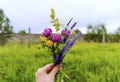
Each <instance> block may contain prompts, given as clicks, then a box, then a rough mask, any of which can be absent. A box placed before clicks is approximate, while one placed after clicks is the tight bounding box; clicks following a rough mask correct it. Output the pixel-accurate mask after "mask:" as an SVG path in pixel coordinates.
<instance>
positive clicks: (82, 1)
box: [0, 0, 120, 33]
mask: <svg viewBox="0 0 120 82" xmlns="http://www.w3.org/2000/svg"><path fill="white" fill-rule="evenodd" d="M0 8H2V9H3V10H4V12H5V14H6V16H8V17H9V18H10V20H11V24H12V25H13V26H14V31H15V32H19V30H26V31H27V32H28V27H31V32H32V33H41V31H42V29H43V28H46V27H51V24H50V17H49V15H50V9H51V8H54V9H55V11H56V15H57V17H58V18H59V19H60V21H61V23H62V24H66V23H67V22H68V21H69V19H70V18H72V17H73V18H74V20H73V21H77V25H76V28H79V29H80V30H81V31H82V33H86V27H87V25H88V24H93V25H95V24H97V23H104V24H105V25H106V27H107V31H108V32H114V31H115V30H117V28H118V27H119V26H120V0H0Z"/></svg>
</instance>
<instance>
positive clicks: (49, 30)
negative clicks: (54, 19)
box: [43, 28, 52, 37]
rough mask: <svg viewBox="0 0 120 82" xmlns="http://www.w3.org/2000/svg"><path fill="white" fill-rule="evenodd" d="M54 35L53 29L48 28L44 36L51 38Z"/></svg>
mask: <svg viewBox="0 0 120 82" xmlns="http://www.w3.org/2000/svg"><path fill="white" fill-rule="evenodd" d="M51 34H52V29H51V28H46V29H45V30H44V32H43V35H44V36H45V37H49V36H50V35H51Z"/></svg>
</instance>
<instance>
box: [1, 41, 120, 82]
mask: <svg viewBox="0 0 120 82" xmlns="http://www.w3.org/2000/svg"><path fill="white" fill-rule="evenodd" d="M49 54H50V53H48V52H47V49H43V48H40V49H38V48H37V44H32V45H31V47H30V48H28V46H27V44H21V45H20V44H17V43H14V44H12V43H11V44H7V45H5V46H4V47H3V46H0V82H35V72H36V70H37V69H38V68H39V67H42V66H44V65H46V64H48V63H51V62H52V56H51V55H49ZM56 82H120V44H119V43H107V44H101V43H85V42H83V43H80V42H76V43H75V45H74V46H73V47H72V49H71V50H70V51H69V52H68V53H66V56H65V59H64V61H63V69H62V71H61V72H60V73H59V74H58V76H57V78H56Z"/></svg>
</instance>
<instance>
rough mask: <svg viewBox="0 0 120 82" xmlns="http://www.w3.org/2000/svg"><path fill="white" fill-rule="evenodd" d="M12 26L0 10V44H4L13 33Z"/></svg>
mask: <svg viewBox="0 0 120 82" xmlns="http://www.w3.org/2000/svg"><path fill="white" fill-rule="evenodd" d="M12 29H13V26H11V25H10V20H9V18H8V17H7V16H5V14H4V11H3V10H2V9H0V44H4V43H5V42H6V40H7V38H9V37H10V36H11V34H12V33H13V30H12Z"/></svg>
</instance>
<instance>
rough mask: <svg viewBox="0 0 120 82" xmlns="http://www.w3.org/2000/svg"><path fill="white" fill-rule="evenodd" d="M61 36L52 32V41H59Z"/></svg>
mask: <svg viewBox="0 0 120 82" xmlns="http://www.w3.org/2000/svg"><path fill="white" fill-rule="evenodd" d="M60 40H61V36H60V35H59V34H53V35H52V41H53V42H60Z"/></svg>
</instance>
